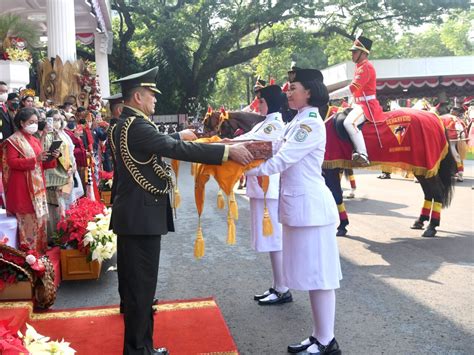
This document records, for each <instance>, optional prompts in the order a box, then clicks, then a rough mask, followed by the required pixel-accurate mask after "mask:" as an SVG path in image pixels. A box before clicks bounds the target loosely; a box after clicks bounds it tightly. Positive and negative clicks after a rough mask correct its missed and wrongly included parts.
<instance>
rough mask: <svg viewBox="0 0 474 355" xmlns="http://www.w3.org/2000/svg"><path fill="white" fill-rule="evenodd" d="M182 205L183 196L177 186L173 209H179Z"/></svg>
mask: <svg viewBox="0 0 474 355" xmlns="http://www.w3.org/2000/svg"><path fill="white" fill-rule="evenodd" d="M180 205H181V194H180V193H179V189H178V187H177V186H176V187H175V189H174V199H173V208H178V207H179V206H180Z"/></svg>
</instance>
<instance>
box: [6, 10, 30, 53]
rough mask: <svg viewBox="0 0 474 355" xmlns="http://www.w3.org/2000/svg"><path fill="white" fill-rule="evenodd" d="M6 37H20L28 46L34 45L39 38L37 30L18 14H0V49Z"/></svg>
mask: <svg viewBox="0 0 474 355" xmlns="http://www.w3.org/2000/svg"><path fill="white" fill-rule="evenodd" d="M8 37H20V38H22V39H24V40H25V41H26V43H27V44H28V45H29V46H36V45H37V43H38V40H39V35H38V30H37V28H36V27H35V26H34V25H33V24H32V23H31V22H29V21H24V20H23V19H22V18H21V17H20V16H18V15H12V14H5V15H0V50H1V49H2V48H3V46H4V45H5V44H6V42H7V39H8Z"/></svg>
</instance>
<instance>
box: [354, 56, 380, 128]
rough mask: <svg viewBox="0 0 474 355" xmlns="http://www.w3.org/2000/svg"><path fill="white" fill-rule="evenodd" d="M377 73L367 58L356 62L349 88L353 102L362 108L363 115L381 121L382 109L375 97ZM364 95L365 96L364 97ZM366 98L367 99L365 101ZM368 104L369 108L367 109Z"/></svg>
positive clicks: (371, 119)
mask: <svg viewBox="0 0 474 355" xmlns="http://www.w3.org/2000/svg"><path fill="white" fill-rule="evenodd" d="M376 80H377V75H376V73H375V68H374V66H373V65H372V63H371V62H369V61H368V60H367V59H365V60H363V61H362V62H360V63H357V64H356V71H355V75H354V79H353V80H352V83H351V84H350V85H349V89H350V90H351V92H352V95H353V96H354V100H355V103H356V104H358V105H360V106H361V107H362V109H363V110H364V114H365V117H366V118H367V119H368V120H369V121H374V120H375V121H376V122H380V121H383V120H384V118H383V110H382V107H381V106H380V104H379V101H378V100H377V99H376V97H375V94H376V92H377V85H376ZM364 95H365V97H364ZM366 99H367V101H366ZM369 106H370V110H369Z"/></svg>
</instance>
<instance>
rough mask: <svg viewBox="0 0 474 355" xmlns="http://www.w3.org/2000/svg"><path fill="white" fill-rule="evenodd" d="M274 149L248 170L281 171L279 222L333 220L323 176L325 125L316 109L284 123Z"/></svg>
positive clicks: (333, 207)
mask: <svg viewBox="0 0 474 355" xmlns="http://www.w3.org/2000/svg"><path fill="white" fill-rule="evenodd" d="M276 149H277V153H276V155H274V156H273V157H272V158H271V159H269V160H267V161H266V162H265V163H263V164H262V165H260V166H259V167H257V168H255V169H252V170H249V171H248V172H247V174H248V175H257V176H259V175H272V174H275V173H281V177H280V196H279V221H280V223H282V224H285V225H288V226H291V227H308V226H324V225H328V224H331V223H336V222H337V221H338V220H339V217H338V212H337V207H336V203H335V202H334V198H333V196H332V194H331V192H330V191H329V189H328V188H327V187H326V185H325V183H324V178H323V176H322V164H323V160H324V152H325V149H326V129H325V127H324V123H323V120H322V119H321V117H320V116H319V112H318V109H317V108H315V107H306V108H304V109H302V110H300V111H299V112H298V114H297V115H296V116H295V118H293V120H292V121H291V122H290V123H288V124H287V125H286V127H285V129H284V132H283V134H282V135H281V137H280V139H279V140H278V141H277V143H276Z"/></svg>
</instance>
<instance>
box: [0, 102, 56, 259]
mask: <svg viewBox="0 0 474 355" xmlns="http://www.w3.org/2000/svg"><path fill="white" fill-rule="evenodd" d="M15 125H16V126H17V128H18V131H17V132H15V133H14V134H12V135H11V136H10V137H8V139H6V144H3V146H2V151H3V152H2V153H3V154H2V171H3V183H4V188H5V198H6V209H7V213H8V214H9V215H15V216H16V218H17V220H18V235H19V244H20V245H25V246H26V247H28V248H29V249H33V250H36V251H37V252H39V253H40V254H44V252H45V250H46V246H47V234H46V223H47V219H48V207H47V203H46V187H45V179H44V173H43V169H50V168H54V167H55V166H56V164H57V160H56V159H57V158H58V157H59V151H58V150H55V151H53V152H48V151H44V150H43V148H42V146H41V143H40V141H39V140H38V139H37V138H35V137H34V136H33V134H34V133H36V131H37V130H38V113H37V111H36V110H35V109H32V108H23V109H21V110H20V111H19V112H18V113H17V115H16V116H15ZM50 158H52V159H51V160H50ZM46 171H47V170H46Z"/></svg>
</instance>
